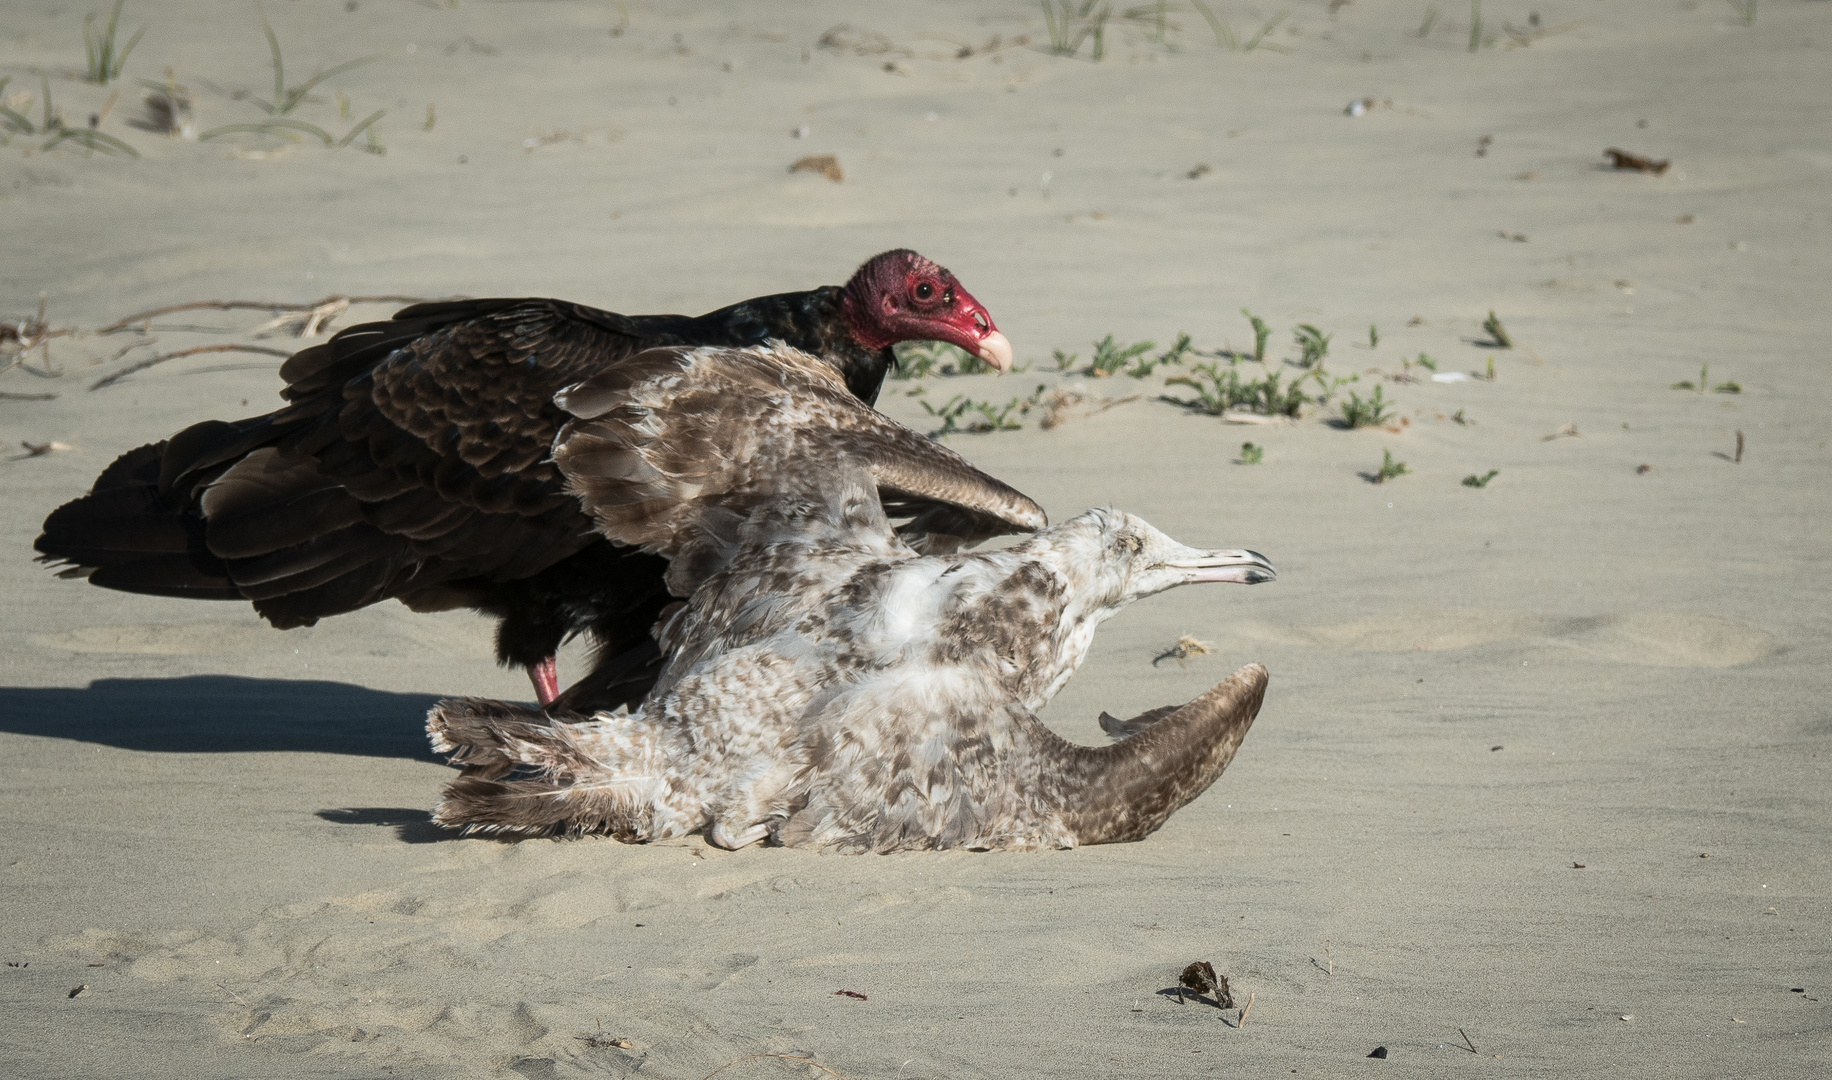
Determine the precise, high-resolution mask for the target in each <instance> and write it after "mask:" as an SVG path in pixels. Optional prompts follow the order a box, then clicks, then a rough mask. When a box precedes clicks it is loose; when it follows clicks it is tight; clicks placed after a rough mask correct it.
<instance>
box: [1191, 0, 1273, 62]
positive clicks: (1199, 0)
mask: <svg viewBox="0 0 1832 1080" xmlns="http://www.w3.org/2000/svg"><path fill="white" fill-rule="evenodd" d="M1190 6H1191V7H1194V8H1195V9H1196V11H1197V12H1198V13H1199V14H1201V15H1202V18H1203V20H1204V21H1205V22H1207V23H1208V24H1209V30H1210V31H1211V32H1213V33H1214V35H1215V44H1217V45H1219V46H1221V47H1222V48H1224V49H1229V50H1232V51H1234V52H1252V51H1253V50H1254V49H1259V48H1266V49H1271V50H1272V51H1274V52H1290V51H1291V50H1290V49H1287V48H1285V46H1283V45H1274V44H1270V43H1266V35H1267V34H1270V33H1272V31H1273V29H1274V28H1275V27H1277V26H1278V25H1279V23H1281V22H1284V21H1285V16H1286V15H1287V14H1288V13H1287V12H1283V11H1281V12H1279V13H1278V14H1277V15H1274V16H1273V17H1272V18H1270V19H1268V20H1266V24H1265V25H1264V26H1262V27H1260V29H1259V33H1257V34H1254V35H1253V37H1252V38H1251V39H1250V40H1249V41H1248V42H1247V43H1246V44H1245V45H1242V44H1241V41H1240V35H1239V34H1236V33H1235V32H1234V28H1233V27H1231V26H1229V25H1228V24H1227V23H1225V22H1223V21H1222V20H1221V19H1219V18H1217V17H1216V15H1215V13H1214V12H1213V11H1211V10H1210V9H1209V5H1207V4H1205V3H1203V0H1190Z"/></svg>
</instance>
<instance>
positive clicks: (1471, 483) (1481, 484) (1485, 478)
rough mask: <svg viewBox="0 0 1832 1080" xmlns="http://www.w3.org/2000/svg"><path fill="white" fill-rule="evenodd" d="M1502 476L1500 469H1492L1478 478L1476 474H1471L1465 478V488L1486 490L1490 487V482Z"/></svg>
mask: <svg viewBox="0 0 1832 1080" xmlns="http://www.w3.org/2000/svg"><path fill="white" fill-rule="evenodd" d="M1500 475H1501V470H1500V469H1490V470H1489V471H1488V472H1486V473H1484V474H1483V475H1481V476H1477V475H1476V474H1475V473H1470V474H1469V475H1468V476H1465V477H1464V478H1463V486H1464V487H1471V488H1485V487H1488V485H1489V481H1490V480H1493V479H1495V477H1497V476H1500Z"/></svg>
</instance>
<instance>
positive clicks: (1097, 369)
mask: <svg viewBox="0 0 1832 1080" xmlns="http://www.w3.org/2000/svg"><path fill="white" fill-rule="evenodd" d="M1157 347H1158V343H1157V342H1155V341H1139V342H1134V343H1133V344H1131V345H1120V344H1119V343H1117V342H1115V341H1114V340H1113V335H1112V334H1108V335H1107V336H1106V337H1104V338H1102V339H1100V340H1099V341H1097V342H1095V343H1094V358H1093V359H1092V360H1089V361H1088V374H1090V375H1092V376H1094V377H1095V378H1097V379H1104V378H1106V377H1107V376H1109V375H1113V374H1117V373H1118V372H1119V371H1121V370H1122V369H1124V368H1125V366H1126V364H1127V363H1128V362H1129V361H1131V360H1133V359H1134V358H1136V357H1139V356H1141V355H1143V354H1144V353H1146V352H1149V351H1150V350H1152V349H1155V348H1157Z"/></svg>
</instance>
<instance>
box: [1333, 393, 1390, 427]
mask: <svg viewBox="0 0 1832 1080" xmlns="http://www.w3.org/2000/svg"><path fill="white" fill-rule="evenodd" d="M1392 404H1393V403H1392V402H1390V401H1387V400H1386V398H1385V397H1384V396H1383V394H1382V392H1381V389H1380V387H1378V386H1376V387H1375V388H1374V392H1373V393H1372V394H1370V395H1368V397H1367V399H1366V400H1365V401H1364V400H1362V397H1361V395H1360V394H1357V393H1355V392H1354V391H1350V392H1349V399H1348V400H1347V401H1345V402H1343V403H1342V426H1344V427H1346V428H1350V429H1353V428H1360V427H1379V426H1380V425H1381V424H1384V423H1386V422H1387V421H1388V420H1389V419H1391V418H1392V413H1391V412H1390V411H1389V409H1390V407H1391V405H1392Z"/></svg>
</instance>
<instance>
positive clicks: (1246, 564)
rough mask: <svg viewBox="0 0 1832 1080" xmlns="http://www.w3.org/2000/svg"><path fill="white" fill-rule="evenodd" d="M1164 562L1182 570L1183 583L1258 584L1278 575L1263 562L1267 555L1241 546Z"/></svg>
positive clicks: (1269, 564) (1269, 565)
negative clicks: (1230, 582)
mask: <svg viewBox="0 0 1832 1080" xmlns="http://www.w3.org/2000/svg"><path fill="white" fill-rule="evenodd" d="M1164 565H1165V566H1168V567H1171V568H1172V569H1175V570H1180V571H1182V572H1183V580H1184V581H1185V582H1186V583H1194V582H1198V581H1232V582H1237V583H1239V584H1241V585H1258V584H1259V583H1260V582H1262V581H1271V580H1272V579H1274V578H1276V577H1278V576H1279V575H1278V572H1277V571H1276V570H1274V569H1273V568H1272V564H1271V563H1270V562H1267V561H1266V556H1264V555H1261V554H1260V553H1259V552H1257V551H1247V550H1245V549H1244V548H1238V549H1235V550H1232V551H1204V552H1202V553H1200V554H1199V555H1197V556H1196V557H1195V558H1193V559H1171V560H1169V561H1167V562H1166V563H1165V564H1164Z"/></svg>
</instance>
